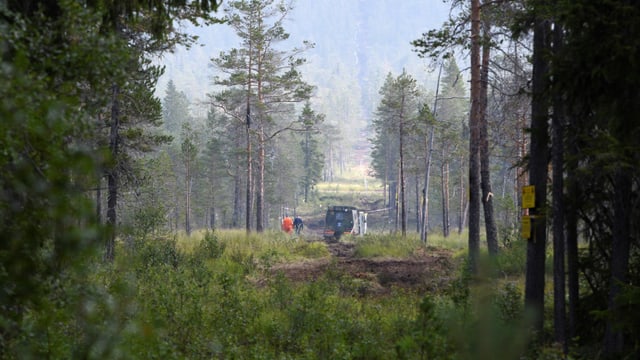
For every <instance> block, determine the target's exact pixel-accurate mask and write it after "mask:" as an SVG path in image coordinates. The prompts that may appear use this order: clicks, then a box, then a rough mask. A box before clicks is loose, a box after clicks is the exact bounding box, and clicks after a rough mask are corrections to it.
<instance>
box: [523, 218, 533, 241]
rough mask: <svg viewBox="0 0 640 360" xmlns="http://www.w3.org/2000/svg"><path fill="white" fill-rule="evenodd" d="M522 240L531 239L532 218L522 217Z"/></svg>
mask: <svg viewBox="0 0 640 360" xmlns="http://www.w3.org/2000/svg"><path fill="white" fill-rule="evenodd" d="M522 238H523V239H531V217H530V216H527V215H524V216H522Z"/></svg>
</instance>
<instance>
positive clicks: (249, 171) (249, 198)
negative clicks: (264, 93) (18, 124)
mask: <svg viewBox="0 0 640 360" xmlns="http://www.w3.org/2000/svg"><path fill="white" fill-rule="evenodd" d="M252 151H253V149H252V147H251V112H250V105H249V96H248V95H247V194H246V195H247V202H246V204H245V206H246V208H245V212H246V218H245V229H246V230H247V233H250V232H251V206H252V205H253V169H252V167H253V166H252V163H253V159H252V156H251V155H252V154H251V153H252Z"/></svg>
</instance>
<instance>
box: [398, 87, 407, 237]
mask: <svg viewBox="0 0 640 360" xmlns="http://www.w3.org/2000/svg"><path fill="white" fill-rule="evenodd" d="M404 107H405V98H404V96H403V97H402V104H401V109H400V126H399V136H400V139H399V143H400V205H401V206H402V208H401V213H400V224H401V230H402V237H403V238H405V237H406V236H407V200H406V198H405V194H406V189H405V181H404Z"/></svg>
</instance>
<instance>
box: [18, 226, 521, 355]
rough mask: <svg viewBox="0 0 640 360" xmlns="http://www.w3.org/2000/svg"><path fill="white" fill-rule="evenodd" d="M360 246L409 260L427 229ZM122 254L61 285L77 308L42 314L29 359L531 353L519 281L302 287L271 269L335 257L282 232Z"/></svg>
mask: <svg viewBox="0 0 640 360" xmlns="http://www.w3.org/2000/svg"><path fill="white" fill-rule="evenodd" d="M431 239H432V241H433V243H431V242H430V246H435V245H434V244H435V243H436V241H440V242H441V243H442V244H447V245H446V246H453V248H452V249H458V248H459V247H460V246H461V245H460V240H459V239H453V238H450V239H441V240H437V237H436V236H433V237H432V238H431ZM353 241H355V242H356V251H357V252H358V255H359V256H366V257H378V256H382V257H406V256H410V255H411V254H412V253H413V252H414V251H416V249H421V247H422V246H423V245H422V244H421V243H420V241H419V239H417V237H415V236H409V237H407V238H406V239H401V238H398V237H393V236H390V235H385V236H382V235H380V236H377V235H370V236H365V237H362V238H356V239H354V240H353ZM118 254H119V255H118V257H117V262H116V263H115V264H113V265H109V266H100V267H97V268H95V269H90V270H89V269H88V274H89V275H88V276H87V278H88V281H87V283H85V284H84V285H83V286H82V287H81V288H77V287H76V288H73V287H65V284H61V286H60V292H61V293H60V294H59V296H60V299H66V300H65V304H68V308H67V310H66V311H62V310H59V311H56V312H51V313H49V314H46V316H45V314H41V317H42V318H44V319H46V322H42V323H38V324H31V325H30V326H32V327H33V328H34V329H38V330H39V331H41V332H42V333H45V334H48V336H47V337H43V338H42V339H40V338H38V339H36V338H29V339H26V338H25V339H24V343H16V344H9V346H11V347H12V349H18V348H21V346H24V345H25V344H31V348H32V349H36V350H34V351H40V352H37V353H33V354H26V355H29V356H26V355H25V358H78V357H82V358H100V359H110V358H127V359H149V358H162V359H420V358H427V357H428V358H437V359H455V358H518V357H519V356H520V355H522V354H523V353H525V351H524V348H523V345H522V344H523V343H524V341H523V339H526V338H525V337H524V335H522V334H523V331H522V329H524V328H525V327H524V325H523V324H524V320H523V319H524V317H523V315H522V310H521V304H522V298H521V289H520V288H519V287H518V284H517V283H516V284H515V285H514V284H513V283H509V284H505V285H491V286H482V285H474V286H470V283H469V277H468V276H464V275H463V272H459V271H455V273H454V274H451V275H452V278H455V280H454V281H452V282H451V284H450V286H448V287H447V288H444V289H442V290H439V291H438V292H432V293H428V294H425V293H418V292H416V291H413V290H401V289H396V290H394V291H393V292H392V293H391V294H390V295H384V296H380V295H379V296H373V295H367V296H364V295H363V294H362V293H361V292H359V291H358V287H357V286H356V285H357V284H355V283H354V279H353V278H348V277H345V276H344V274H340V273H337V272H332V271H327V272H326V273H325V274H324V275H323V276H321V277H320V278H318V279H317V280H315V281H309V282H306V283H292V282H290V281H289V280H287V279H286V278H285V277H284V276H281V275H273V274H271V273H270V272H268V271H265V270H268V269H269V267H270V266H271V265H273V264H275V263H278V262H291V261H302V260H308V259H317V258H322V257H327V256H329V255H328V252H327V247H326V245H325V244H324V243H321V242H313V243H309V242H306V241H304V240H303V239H300V238H294V237H290V236H288V235H285V234H282V233H281V232H265V233H263V234H250V235H249V236H247V234H246V233H245V232H244V231H216V232H196V233H194V234H193V235H192V236H190V237H186V236H184V235H181V236H177V237H175V238H164V239H151V240H144V241H143V240H139V241H135V242H134V246H132V247H129V248H125V246H124V245H123V246H122V247H119V248H118ZM458 272H459V273H458ZM54 300H55V301H58V300H56V299H53V300H52V301H54ZM78 308H80V309H82V311H80V312H78V311H77V309H78ZM35 315H37V314H34V317H33V318H37V317H36V316H35ZM478 329H480V330H481V331H478ZM478 334H480V335H478ZM34 342H38V344H40V346H38V347H36V346H33V344H34ZM38 349H40V350H38Z"/></svg>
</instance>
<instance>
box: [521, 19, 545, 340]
mask: <svg viewBox="0 0 640 360" xmlns="http://www.w3.org/2000/svg"><path fill="white" fill-rule="evenodd" d="M548 34H549V24H548V22H547V21H545V20H541V19H538V20H536V23H535V25H534V35H533V78H532V92H533V98H532V100H531V142H530V152H529V156H530V160H529V184H531V185H534V186H535V208H534V209H531V210H530V213H531V216H532V217H533V218H532V224H531V231H532V234H531V238H530V239H529V241H528V243H527V270H526V280H525V306H526V307H527V308H528V309H529V310H531V311H532V312H533V314H534V316H535V321H534V327H533V330H534V331H535V332H536V333H537V334H542V328H543V312H544V282H545V271H544V269H545V266H544V263H545V250H546V242H547V239H546V225H547V220H546V207H547V202H546V196H547V173H548V167H547V165H548V159H549V149H548V143H549V129H548V127H549V126H548V118H549V110H548V109H549V101H548V98H547V94H546V92H545V91H546V89H547V73H548V70H549V68H548V64H547V62H546V59H545V53H546V51H547V50H548Z"/></svg>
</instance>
